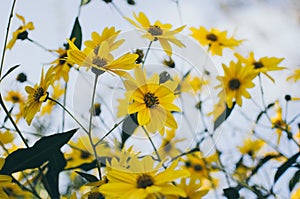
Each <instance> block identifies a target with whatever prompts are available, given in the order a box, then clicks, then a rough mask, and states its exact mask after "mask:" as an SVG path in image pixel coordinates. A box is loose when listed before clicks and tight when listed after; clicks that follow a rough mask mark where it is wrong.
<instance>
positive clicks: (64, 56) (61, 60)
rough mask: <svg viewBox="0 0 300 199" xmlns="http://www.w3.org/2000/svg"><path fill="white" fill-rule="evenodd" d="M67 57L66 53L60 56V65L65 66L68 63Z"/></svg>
mask: <svg viewBox="0 0 300 199" xmlns="http://www.w3.org/2000/svg"><path fill="white" fill-rule="evenodd" d="M66 57H67V53H64V54H62V55H60V56H59V65H64V64H65V63H66V60H65V59H64V58H66Z"/></svg>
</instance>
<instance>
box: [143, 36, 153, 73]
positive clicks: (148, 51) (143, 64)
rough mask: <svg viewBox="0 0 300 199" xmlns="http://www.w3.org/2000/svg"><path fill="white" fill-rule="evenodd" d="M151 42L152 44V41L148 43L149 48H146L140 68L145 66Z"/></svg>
mask: <svg viewBox="0 0 300 199" xmlns="http://www.w3.org/2000/svg"><path fill="white" fill-rule="evenodd" d="M152 42H153V41H150V43H149V46H148V48H147V51H146V54H145V57H144V60H143V63H142V68H144V65H145V62H146V59H147V56H148V53H149V51H150V48H151V45H152Z"/></svg>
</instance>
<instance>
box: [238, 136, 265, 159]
mask: <svg viewBox="0 0 300 199" xmlns="http://www.w3.org/2000/svg"><path fill="white" fill-rule="evenodd" d="M264 144H265V142H264V141H263V140H252V139H251V138H247V139H245V140H244V144H243V146H238V149H239V151H240V152H241V154H243V155H249V156H250V157H251V158H255V157H256V154H257V152H258V151H259V150H260V149H261V148H262V147H263V146H264Z"/></svg>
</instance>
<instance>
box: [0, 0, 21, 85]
mask: <svg viewBox="0 0 300 199" xmlns="http://www.w3.org/2000/svg"><path fill="white" fill-rule="evenodd" d="M16 2H17V0H14V1H13V4H12V6H11V9H10V14H9V18H8V23H7V28H6V33H5V39H4V47H3V51H2V57H1V66H0V79H1V75H2V68H3V64H4V57H5V52H6V45H7V40H8V33H9V29H10V23H11V19H12V18H13V13H14V9H15V5H16Z"/></svg>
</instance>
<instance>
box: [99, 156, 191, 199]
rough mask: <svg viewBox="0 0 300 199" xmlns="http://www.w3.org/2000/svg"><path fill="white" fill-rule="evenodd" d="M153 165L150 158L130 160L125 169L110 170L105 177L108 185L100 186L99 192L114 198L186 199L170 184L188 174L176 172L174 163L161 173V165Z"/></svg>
mask: <svg viewBox="0 0 300 199" xmlns="http://www.w3.org/2000/svg"><path fill="white" fill-rule="evenodd" d="M154 163H155V162H154V160H153V159H152V157H151V156H145V157H144V158H142V159H138V158H133V159H131V160H130V165H129V168H127V169H123V170H118V169H114V168H112V169H111V170H109V171H108V172H107V175H106V176H107V179H108V183H106V184H103V185H101V186H100V188H99V191H100V192H101V193H102V194H103V195H105V196H111V197H115V198H135V199H146V198H156V196H161V195H176V196H181V197H186V193H185V192H184V191H183V190H182V189H180V188H179V187H176V186H175V185H173V184H172V182H173V181H174V180H176V179H178V178H183V177H187V176H189V173H188V172H187V171H186V170H176V169H175V168H176V166H177V162H176V161H174V162H173V163H172V164H171V165H170V166H169V167H168V168H167V169H165V170H163V171H159V169H160V168H161V166H162V165H161V164H158V165H157V166H155V167H154Z"/></svg>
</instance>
